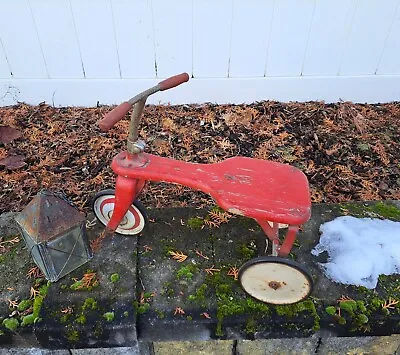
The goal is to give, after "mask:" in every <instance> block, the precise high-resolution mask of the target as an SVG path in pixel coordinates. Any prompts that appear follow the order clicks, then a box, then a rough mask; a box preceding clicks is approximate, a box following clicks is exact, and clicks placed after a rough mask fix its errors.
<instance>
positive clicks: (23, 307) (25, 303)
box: [18, 300, 32, 312]
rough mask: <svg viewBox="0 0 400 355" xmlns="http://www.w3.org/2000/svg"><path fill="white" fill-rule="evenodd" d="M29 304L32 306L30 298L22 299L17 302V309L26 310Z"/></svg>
mask: <svg viewBox="0 0 400 355" xmlns="http://www.w3.org/2000/svg"><path fill="white" fill-rule="evenodd" d="M30 306H32V300H22V301H21V302H20V303H19V304H18V311H20V312H23V311H26V310H27V309H28V308H29V307H30Z"/></svg>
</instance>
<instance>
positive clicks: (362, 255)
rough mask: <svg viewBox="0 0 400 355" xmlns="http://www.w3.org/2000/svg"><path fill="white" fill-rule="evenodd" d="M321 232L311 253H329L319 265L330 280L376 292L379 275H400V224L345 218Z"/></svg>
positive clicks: (332, 222) (336, 220) (326, 225)
mask: <svg viewBox="0 0 400 355" xmlns="http://www.w3.org/2000/svg"><path fill="white" fill-rule="evenodd" d="M320 232H321V237H320V241H319V244H318V245H317V246H316V247H315V248H314V249H313V250H312V251H311V253H312V254H313V255H319V254H321V253H322V252H324V251H327V252H328V255H329V258H328V262H327V263H325V264H322V263H321V264H320V265H321V266H322V267H323V268H324V271H325V274H326V276H327V277H329V278H330V279H331V280H333V281H336V282H340V283H343V284H350V285H357V286H365V287H367V288H369V289H373V288H375V287H376V285H377V283H378V277H379V275H380V274H384V275H391V274H395V273H399V272H400V222H393V221H390V220H380V219H372V218H355V217H351V216H342V217H338V218H336V219H334V220H333V221H330V222H327V223H324V224H322V225H321V226H320Z"/></svg>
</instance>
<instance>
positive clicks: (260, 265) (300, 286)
mask: <svg viewBox="0 0 400 355" xmlns="http://www.w3.org/2000/svg"><path fill="white" fill-rule="evenodd" d="M239 282H240V284H241V285H242V287H243V289H244V290H245V291H246V292H247V293H248V294H249V295H250V296H252V297H254V298H256V299H258V300H260V301H262V302H265V303H271V304H293V303H296V302H299V301H302V300H304V299H305V298H307V297H308V296H309V295H310V293H311V292H312V288H313V283H312V278H311V276H310V275H309V274H308V272H307V271H306V270H305V269H304V268H303V267H302V266H301V265H300V264H299V263H297V262H295V261H293V260H288V259H284V258H280V257H276V256H264V257H259V258H256V259H252V260H249V261H248V262H247V263H245V264H244V265H243V266H242V267H241V268H240V271H239Z"/></svg>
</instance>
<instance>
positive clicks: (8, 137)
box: [0, 126, 22, 144]
mask: <svg viewBox="0 0 400 355" xmlns="http://www.w3.org/2000/svg"><path fill="white" fill-rule="evenodd" d="M21 136H22V132H21V131H19V130H18V129H16V128H13V127H10V126H0V143H3V144H8V143H11V142H12V141H13V140H14V139H17V138H19V137H21Z"/></svg>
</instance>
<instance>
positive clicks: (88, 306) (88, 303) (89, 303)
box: [82, 297, 98, 311]
mask: <svg viewBox="0 0 400 355" xmlns="http://www.w3.org/2000/svg"><path fill="white" fill-rule="evenodd" d="M97 308H98V306H97V302H96V301H95V299H94V298H91V297H89V298H86V299H85V302H83V306H82V310H83V311H85V310H96V309H97Z"/></svg>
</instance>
